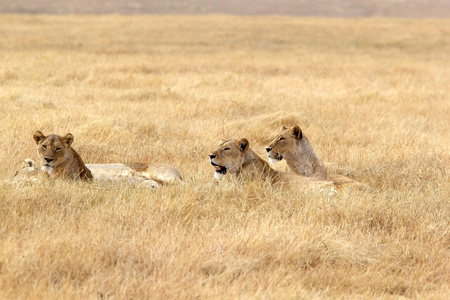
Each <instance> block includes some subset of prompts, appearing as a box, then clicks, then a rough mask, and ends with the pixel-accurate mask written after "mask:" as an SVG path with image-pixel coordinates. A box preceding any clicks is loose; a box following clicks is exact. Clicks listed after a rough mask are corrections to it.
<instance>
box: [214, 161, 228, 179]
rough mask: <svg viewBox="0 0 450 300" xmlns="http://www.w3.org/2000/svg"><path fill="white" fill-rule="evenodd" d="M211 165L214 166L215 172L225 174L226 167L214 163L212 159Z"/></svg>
mask: <svg viewBox="0 0 450 300" xmlns="http://www.w3.org/2000/svg"><path fill="white" fill-rule="evenodd" d="M211 165H213V166H214V167H216V173H219V174H222V175H225V174H226V173H227V168H226V167H222V166H219V165H218V164H216V163H214V162H213V161H212V160H211Z"/></svg>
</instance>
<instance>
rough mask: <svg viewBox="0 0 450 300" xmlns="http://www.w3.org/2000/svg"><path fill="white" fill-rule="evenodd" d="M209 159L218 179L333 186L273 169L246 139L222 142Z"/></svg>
mask: <svg viewBox="0 0 450 300" xmlns="http://www.w3.org/2000/svg"><path fill="white" fill-rule="evenodd" d="M209 158H210V162H211V164H212V165H213V166H214V167H216V173H215V177H216V178H221V177H222V176H217V174H221V175H224V174H226V173H231V174H235V175H236V176H238V177H250V178H255V177H256V178H262V179H265V180H269V181H270V182H271V183H272V184H278V183H285V182H296V183H298V184H300V185H301V186H302V187H306V186H308V187H326V186H333V182H331V181H324V180H316V179H313V178H308V177H304V176H299V175H295V174H292V173H286V172H279V171H276V170H274V169H272V168H271V167H270V165H269V164H268V163H267V162H266V161H264V160H263V159H262V158H261V157H259V156H258V155H257V154H256V153H255V152H253V150H251V149H250V147H249V142H248V140H247V139H245V138H243V139H240V140H234V139H233V140H227V141H224V142H222V143H221V144H220V145H219V147H218V148H217V149H216V150H214V151H213V152H212V153H211V154H210V155H209Z"/></svg>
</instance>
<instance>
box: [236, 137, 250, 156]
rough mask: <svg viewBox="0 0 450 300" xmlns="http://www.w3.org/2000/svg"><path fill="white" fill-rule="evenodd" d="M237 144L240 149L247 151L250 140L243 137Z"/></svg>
mask: <svg viewBox="0 0 450 300" xmlns="http://www.w3.org/2000/svg"><path fill="white" fill-rule="evenodd" d="M236 146H237V147H238V149H239V150H240V151H241V152H243V153H245V152H246V151H247V150H248V147H249V142H248V140H247V139H245V138H242V139H240V140H239V141H237V142H236Z"/></svg>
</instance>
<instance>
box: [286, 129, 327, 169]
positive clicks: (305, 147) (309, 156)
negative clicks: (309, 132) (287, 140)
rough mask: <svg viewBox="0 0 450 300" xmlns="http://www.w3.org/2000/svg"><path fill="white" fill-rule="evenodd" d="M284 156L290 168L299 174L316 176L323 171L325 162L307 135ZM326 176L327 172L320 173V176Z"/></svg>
mask: <svg viewBox="0 0 450 300" xmlns="http://www.w3.org/2000/svg"><path fill="white" fill-rule="evenodd" d="M283 158H284V159H285V160H286V163H287V165H288V167H289V169H290V170H291V171H293V172H295V173H297V174H299V175H303V176H314V175H315V174H316V173H317V172H319V173H323V170H320V169H323V168H322V167H321V166H322V165H323V163H322V161H321V160H320V159H319V157H318V156H317V155H316V153H315V152H314V149H313V147H312V146H311V143H310V142H309V140H308V139H307V138H306V137H303V138H302V139H301V140H300V142H299V143H297V145H296V146H295V147H294V149H292V150H291V151H288V152H286V153H284V154H283ZM325 172H326V171H325ZM324 176H325V178H326V173H325V175H323V174H320V177H324Z"/></svg>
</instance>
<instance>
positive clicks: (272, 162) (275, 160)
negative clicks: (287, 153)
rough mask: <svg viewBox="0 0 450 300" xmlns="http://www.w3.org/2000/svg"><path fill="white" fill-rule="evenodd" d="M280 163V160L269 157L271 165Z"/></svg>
mask: <svg viewBox="0 0 450 300" xmlns="http://www.w3.org/2000/svg"><path fill="white" fill-rule="evenodd" d="M280 161H281V159H277V158H272V157H269V162H270V163H271V164H276V163H277V162H280Z"/></svg>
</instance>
